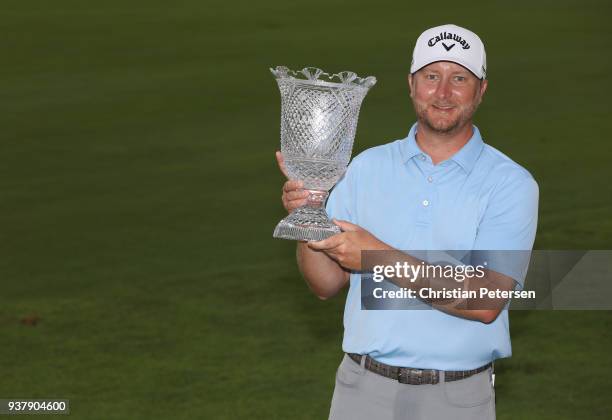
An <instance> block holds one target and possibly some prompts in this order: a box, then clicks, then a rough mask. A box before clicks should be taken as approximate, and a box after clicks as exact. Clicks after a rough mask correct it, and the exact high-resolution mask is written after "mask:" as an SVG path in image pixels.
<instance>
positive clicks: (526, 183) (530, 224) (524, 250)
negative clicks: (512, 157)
mask: <svg viewBox="0 0 612 420" xmlns="http://www.w3.org/2000/svg"><path fill="white" fill-rule="evenodd" d="M538 197H539V190H538V184H537V183H536V182H535V180H534V179H533V178H532V177H531V176H528V175H524V174H520V176H515V177H513V178H511V179H506V180H505V182H503V183H502V184H501V185H499V186H498V188H497V189H496V191H495V192H494V193H493V194H492V196H491V198H490V199H489V205H488V206H487V209H486V210H485V213H484V215H483V218H482V220H481V222H480V224H479V226H478V231H477V234H476V240H475V243H474V248H473V249H474V250H477V251H476V252H478V253H480V254H481V255H480V257H479V259H487V260H488V261H489V268H490V269H492V270H495V271H498V272H500V273H502V274H505V275H507V276H509V277H512V278H513V279H514V280H515V281H517V283H518V284H519V285H521V286H522V285H523V282H524V280H525V276H526V274H527V266H528V265H529V256H530V251H531V249H532V247H533V243H534V240H535V234H536V228H537V223H538ZM492 251H498V252H492ZM499 251H504V252H499Z"/></svg>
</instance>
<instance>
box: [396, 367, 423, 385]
mask: <svg viewBox="0 0 612 420" xmlns="http://www.w3.org/2000/svg"><path fill="white" fill-rule="evenodd" d="M397 381H398V382H399V383H400V384H405V385H421V384H422V383H423V371H422V370H421V369H412V368H399V370H398V371H397Z"/></svg>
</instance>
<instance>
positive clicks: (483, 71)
mask: <svg viewBox="0 0 612 420" xmlns="http://www.w3.org/2000/svg"><path fill="white" fill-rule="evenodd" d="M436 61H452V62H453V63H457V64H460V65H462V66H463V67H465V68H466V69H468V70H469V71H471V72H472V73H474V74H475V75H476V77H478V78H479V79H484V78H485V77H486V75H487V55H486V53H485V48H484V44H483V43H482V41H481V40H480V38H479V37H478V35H476V34H475V33H474V32H472V31H469V30H467V29H465V28H462V27H460V26H457V25H442V26H436V27H435V28H431V29H428V30H426V31H425V32H423V33H422V34H421V36H419V38H418V39H417V42H416V45H415V46H414V52H413V53H412V65H411V66H410V73H414V72H417V71H419V70H420V69H422V68H423V67H425V66H426V65H428V64H431V63H434V62H436Z"/></svg>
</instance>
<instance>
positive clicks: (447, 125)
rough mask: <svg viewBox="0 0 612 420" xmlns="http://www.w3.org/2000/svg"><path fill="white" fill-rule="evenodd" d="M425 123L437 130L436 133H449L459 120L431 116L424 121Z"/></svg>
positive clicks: (431, 128)
mask: <svg viewBox="0 0 612 420" xmlns="http://www.w3.org/2000/svg"><path fill="white" fill-rule="evenodd" d="M423 122H424V123H425V125H427V127H428V128H429V129H430V130H432V131H435V132H436V133H440V134H448V133H451V132H453V131H454V130H455V129H456V128H457V126H458V125H459V124H458V121H456V120H454V121H452V120H445V119H443V120H433V121H432V120H431V119H429V118H426V119H425V120H424V121H423Z"/></svg>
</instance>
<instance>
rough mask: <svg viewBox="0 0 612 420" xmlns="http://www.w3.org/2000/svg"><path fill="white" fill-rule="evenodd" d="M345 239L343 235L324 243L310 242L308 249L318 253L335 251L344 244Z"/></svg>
mask: <svg viewBox="0 0 612 420" xmlns="http://www.w3.org/2000/svg"><path fill="white" fill-rule="evenodd" d="M343 240H344V238H343V237H342V235H341V234H338V235H334V236H331V237H329V238H327V239H323V240H322V241H312V242H308V247H309V248H311V249H314V250H317V251H327V250H330V249H334V248H336V247H338V246H339V245H340V244H342V241H343Z"/></svg>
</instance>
